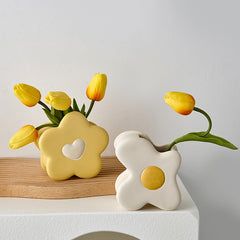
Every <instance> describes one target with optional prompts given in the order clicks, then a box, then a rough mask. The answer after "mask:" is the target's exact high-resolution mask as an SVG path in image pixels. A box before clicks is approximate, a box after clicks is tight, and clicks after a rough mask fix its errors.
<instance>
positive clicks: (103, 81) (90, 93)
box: [86, 73, 107, 101]
mask: <svg viewBox="0 0 240 240" xmlns="http://www.w3.org/2000/svg"><path fill="white" fill-rule="evenodd" d="M106 86H107V76H106V75H105V74H103V73H97V74H95V75H94V76H93V78H92V80H91V81H90V83H89V85H88V87H87V91H86V94H87V97H88V98H89V99H90V100H93V101H101V100H102V99H103V97H104V95H105V90H106Z"/></svg>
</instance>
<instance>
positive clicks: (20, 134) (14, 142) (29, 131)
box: [9, 125, 38, 149]
mask: <svg viewBox="0 0 240 240" xmlns="http://www.w3.org/2000/svg"><path fill="white" fill-rule="evenodd" d="M37 138H38V131H37V130H36V128H35V127H34V126H32V125H26V126H24V127H22V128H21V129H19V130H18V131H17V132H16V133H15V134H14V135H13V136H12V138H11V139H10V141H9V147H10V148H11V149H17V148H20V147H23V146H25V145H27V144H29V143H32V142H34V141H36V140H37Z"/></svg>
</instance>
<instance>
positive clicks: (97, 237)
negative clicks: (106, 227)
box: [73, 232, 139, 240]
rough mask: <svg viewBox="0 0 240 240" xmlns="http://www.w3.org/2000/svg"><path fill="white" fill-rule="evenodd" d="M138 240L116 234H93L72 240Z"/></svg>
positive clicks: (122, 234)
mask: <svg viewBox="0 0 240 240" xmlns="http://www.w3.org/2000/svg"><path fill="white" fill-rule="evenodd" d="M113 239H114V240H139V239H138V238H135V237H132V236H129V235H127V234H124V233H118V232H94V233H88V234H85V235H83V236H80V237H77V238H74V239H73V240H113Z"/></svg>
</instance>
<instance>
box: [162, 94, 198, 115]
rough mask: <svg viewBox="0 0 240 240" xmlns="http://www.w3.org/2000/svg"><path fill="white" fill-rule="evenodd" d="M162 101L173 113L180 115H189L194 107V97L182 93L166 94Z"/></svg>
mask: <svg viewBox="0 0 240 240" xmlns="http://www.w3.org/2000/svg"><path fill="white" fill-rule="evenodd" d="M164 100H165V102H166V103H167V104H168V105H169V106H170V107H171V108H172V109H173V110H174V111H176V112H178V113H180V114H182V115H188V114H190V113H191V112H192V111H193V109H194V106H195V99H194V97H193V96H192V95H190V94H188V93H183V92H168V93H166V94H165V96H164Z"/></svg>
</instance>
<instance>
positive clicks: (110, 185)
mask: <svg viewBox="0 0 240 240" xmlns="http://www.w3.org/2000/svg"><path fill="white" fill-rule="evenodd" d="M102 163H103V166H102V171H101V172H100V174H99V175H98V176H97V177H95V178H91V179H81V178H77V177H72V178H70V179H68V180H65V181H54V180H51V179H50V178H49V177H48V175H47V174H46V172H44V171H43V170H42V168H41V166H40V162H39V160H38V159H30V158H0V197H23V198H38V199H70V198H81V197H91V196H102V195H112V194H115V188H114V184H115V180H116V178H117V176H118V175H119V174H120V173H121V172H122V171H123V170H124V167H123V166H122V165H121V163H120V162H119V161H118V160H117V159H116V158H115V157H105V158H103V161H102Z"/></svg>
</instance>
